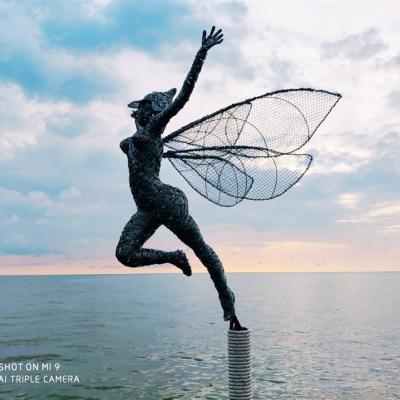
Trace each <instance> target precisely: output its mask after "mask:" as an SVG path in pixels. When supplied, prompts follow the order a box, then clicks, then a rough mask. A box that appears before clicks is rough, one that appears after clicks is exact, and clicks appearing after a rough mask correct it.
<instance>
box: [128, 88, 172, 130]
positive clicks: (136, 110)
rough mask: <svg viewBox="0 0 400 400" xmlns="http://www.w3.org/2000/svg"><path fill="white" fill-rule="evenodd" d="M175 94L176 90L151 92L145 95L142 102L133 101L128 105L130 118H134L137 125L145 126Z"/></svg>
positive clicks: (169, 102)
mask: <svg viewBox="0 0 400 400" xmlns="http://www.w3.org/2000/svg"><path fill="white" fill-rule="evenodd" d="M175 94H176V89H175V88H174V89H171V90H168V91H167V92H152V93H149V94H148V95H146V96H145V97H144V98H143V99H142V100H135V101H132V102H131V103H129V104H128V107H130V108H132V109H133V110H132V114H131V117H132V118H135V120H136V122H137V124H139V125H140V126H146V125H147V124H148V123H149V122H150V120H151V119H152V118H153V117H154V115H156V114H158V113H159V112H161V111H162V110H164V109H165V108H166V107H167V106H168V105H169V104H171V102H172V99H173V98H174V96H175Z"/></svg>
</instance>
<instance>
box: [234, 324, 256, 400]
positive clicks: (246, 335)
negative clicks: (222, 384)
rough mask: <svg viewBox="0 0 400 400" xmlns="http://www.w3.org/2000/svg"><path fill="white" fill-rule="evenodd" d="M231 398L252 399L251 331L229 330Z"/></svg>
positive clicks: (235, 399) (237, 399)
mask: <svg viewBox="0 0 400 400" xmlns="http://www.w3.org/2000/svg"><path fill="white" fill-rule="evenodd" d="M228 376H229V400H251V399H252V398H253V389H252V385H251V343H250V331H249V330H245V331H235V330H230V329H229V330H228Z"/></svg>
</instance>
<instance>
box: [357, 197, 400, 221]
mask: <svg viewBox="0 0 400 400" xmlns="http://www.w3.org/2000/svg"><path fill="white" fill-rule="evenodd" d="M365 215H366V216H367V217H371V218H378V217H390V216H393V215H400V202H396V201H392V202H385V203H380V204H377V205H375V207H373V208H372V209H371V210H369V211H368V212H367V213H366V214H365Z"/></svg>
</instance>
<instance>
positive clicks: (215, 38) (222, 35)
mask: <svg viewBox="0 0 400 400" xmlns="http://www.w3.org/2000/svg"><path fill="white" fill-rule="evenodd" d="M223 37H224V34H223V33H221V34H219V35H214V40H220V39H222V38H223Z"/></svg>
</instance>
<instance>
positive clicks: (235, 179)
mask: <svg viewBox="0 0 400 400" xmlns="http://www.w3.org/2000/svg"><path fill="white" fill-rule="evenodd" d="M235 158H236V159H235ZM170 161H171V163H172V165H173V166H174V167H175V169H176V170H177V171H178V172H179V173H180V174H181V175H182V176H183V178H184V179H185V180H186V181H187V182H188V183H189V185H190V186H191V187H192V188H193V189H194V190H196V192H198V193H199V194H200V195H202V196H203V197H205V198H206V199H207V200H210V201H211V202H213V203H215V204H218V205H220V206H224V207H231V206H234V205H236V204H237V203H239V202H241V201H242V200H243V199H244V198H246V194H247V193H248V192H249V190H250V189H251V186H252V185H253V179H252V178H251V177H250V176H249V175H247V174H246V173H245V171H244V170H243V168H241V165H242V163H241V162H240V160H239V159H238V158H237V157H235V156H232V157H230V159H224V158H223V157H219V156H218V155H216V154H208V155H203V156H199V155H198V154H187V153H185V155H184V156H180V155H179V154H175V155H174V156H173V157H171V158H170ZM232 161H236V165H235V164H234V163H233V162H232Z"/></svg>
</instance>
